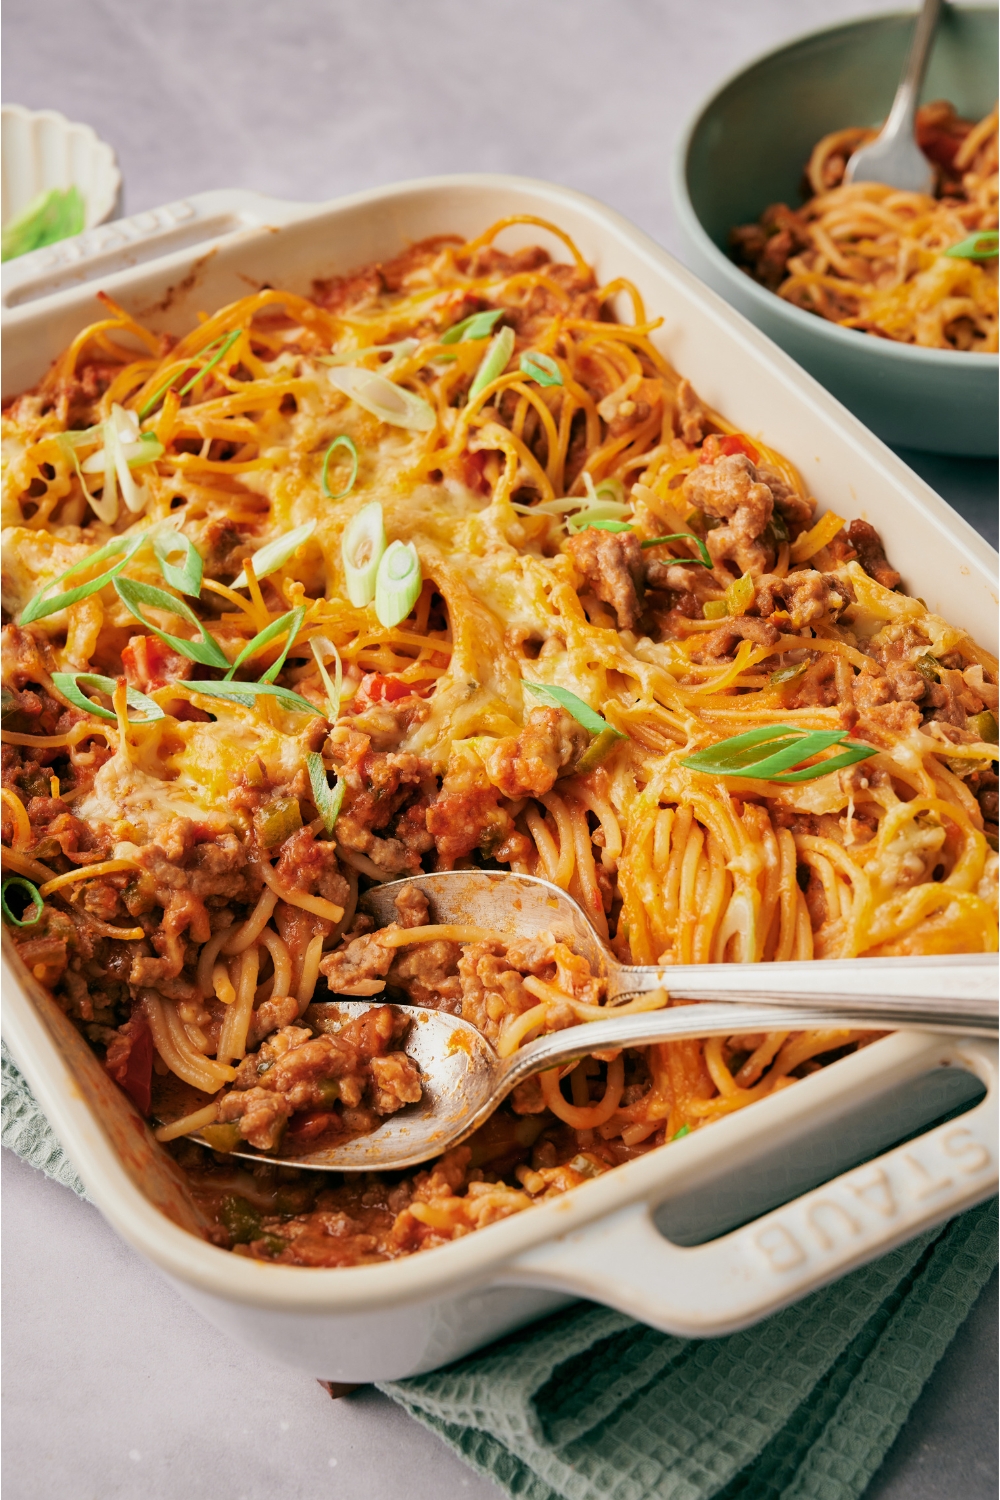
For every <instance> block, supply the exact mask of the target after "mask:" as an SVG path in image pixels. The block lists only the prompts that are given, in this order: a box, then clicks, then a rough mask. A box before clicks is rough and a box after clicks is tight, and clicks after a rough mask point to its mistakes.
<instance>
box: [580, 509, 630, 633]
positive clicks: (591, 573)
mask: <svg viewBox="0 0 1000 1500" xmlns="http://www.w3.org/2000/svg"><path fill="white" fill-rule="evenodd" d="M565 550H566V552H567V553H568V554H569V556H570V557H571V558H572V559H573V563H574V565H575V566H576V568H577V570H578V571H579V572H580V573H582V574H583V577H584V580H585V582H586V586H587V587H588V588H589V590H590V592H591V593H593V594H595V595H596V596H597V598H598V599H600V600H601V601H602V603H604V604H610V606H611V608H612V609H613V610H614V612H615V615H616V617H617V620H618V629H619V630H634V629H635V627H636V625H637V624H638V622H639V616H640V614H641V613H642V598H641V590H642V579H643V556H642V547H641V544H640V542H639V539H638V537H637V536H635V534H634V533H633V532H631V531H596V530H595V529H594V528H593V527H592V526H588V527H587V528H586V529H585V530H584V531H580V532H578V533H577V535H576V536H572V537H570V539H569V541H568V542H567V543H566V545H565Z"/></svg>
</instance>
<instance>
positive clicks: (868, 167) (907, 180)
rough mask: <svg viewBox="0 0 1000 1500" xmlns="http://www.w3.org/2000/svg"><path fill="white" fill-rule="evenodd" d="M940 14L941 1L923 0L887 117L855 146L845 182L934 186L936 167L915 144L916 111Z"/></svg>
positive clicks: (919, 189) (913, 188)
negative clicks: (875, 132)
mask: <svg viewBox="0 0 1000 1500" xmlns="http://www.w3.org/2000/svg"><path fill="white" fill-rule="evenodd" d="M940 14H941V0H924V4H923V8H922V9H921V12H920V15H919V16H918V17H917V24H916V27H915V29H914V32H913V41H912V42H911V44H910V51H909V55H908V57H907V59H906V65H905V67H904V68H903V74H902V77H901V78H900V80H899V87H898V88H897V90H896V97H895V99H893V101H892V108H891V110H890V111H889V117H888V119H887V120H886V122H885V124H884V125H883V126H882V129H881V130H880V131H879V133H878V135H877V136H876V137H875V139H874V140H873V141H869V142H868V144H867V145H866V146H860V147H859V148H858V150H857V151H855V153H854V155H853V156H852V157H851V159H850V161H849V162H848V163H847V167H846V170H845V172H844V181H845V182H884V183H885V184H886V185H887V186H888V187H894V188H900V189H901V190H902V191H903V192H907V193H932V192H933V191H934V168H933V167H932V166H931V164H930V162H929V161H928V160H927V157H926V156H925V155H924V153H923V152H922V151H921V149H920V147H919V146H918V145H917V138H916V115H917V101H918V98H919V95H920V85H921V84H922V83H923V81H924V73H925V71H926V68H927V59H928V57H929V56H930V50H931V44H932V43H933V41H934V33H935V30H936V29H937V23H938V17H939V16H940Z"/></svg>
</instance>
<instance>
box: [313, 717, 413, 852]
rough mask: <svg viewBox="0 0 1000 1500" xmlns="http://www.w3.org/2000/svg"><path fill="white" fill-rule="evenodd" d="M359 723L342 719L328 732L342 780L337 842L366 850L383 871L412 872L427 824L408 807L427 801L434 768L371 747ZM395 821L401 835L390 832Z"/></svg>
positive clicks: (401, 755) (408, 757)
mask: <svg viewBox="0 0 1000 1500" xmlns="http://www.w3.org/2000/svg"><path fill="white" fill-rule="evenodd" d="M404 701H405V700H404ZM419 701H421V702H422V700H419ZM382 706H383V705H375V707H376V708H380V707H382ZM384 706H385V707H387V708H393V707H395V705H394V704H388V705H384ZM424 707H425V708H426V704H425V705H424ZM373 711H374V710H373ZM359 722H361V721H360V720H359V719H356V720H354V721H346V722H345V721H342V722H341V723H340V724H338V726H337V728H336V730H335V731H334V733H333V734H332V735H331V737H330V746H331V749H332V751H333V756H334V759H335V761H336V762H337V770H338V774H339V775H340V776H341V778H342V779H343V780H344V782H345V783H346V794H345V798H344V806H343V808H342V810H341V813H340V816H339V818H338V819H337V842H338V844H341V845H342V846H343V847H344V848H345V849H353V850H355V851H356V852H357V853H359V854H364V855H367V857H368V858H369V859H371V860H372V861H373V863H374V864H376V865H377V866H378V867H379V869H380V870H382V871H383V872H384V873H385V875H387V876H392V875H405V874H413V873H416V871H418V870H419V869H420V856H421V853H422V852H424V850H425V849H426V848H427V847H428V846H429V840H428V839H427V838H425V837H424V835H425V834H426V831H427V824H426V821H425V819H424V818H423V816H422V815H420V814H418V815H417V817H416V820H415V821H414V820H413V819H412V817H409V816H407V810H408V808H409V807H410V806H411V805H412V804H413V803H415V802H423V804H424V805H426V803H427V802H428V801H429V800H430V798H431V797H432V796H433V794H434V792H436V790H437V782H436V779H435V777H434V774H433V771H432V770H431V767H430V766H429V764H428V763H427V762H426V761H425V760H424V759H423V758H422V757H421V756H419V755H412V754H395V753H393V752H379V751H376V750H374V749H373V748H372V739H371V737H370V735H368V734H366V733H364V732H362V731H361V730H359V729H358V728H356V727H355V726H356V725H357V724H358V723H359ZM397 820H399V822H401V823H402V828H401V829H400V830H399V831H400V833H402V835H403V836H402V837H394V836H393V834H392V833H391V832H389V831H388V830H390V829H391V827H392V825H393V823H394V822H396V821H397ZM383 830H386V833H385V834H383ZM379 835H381V836H379Z"/></svg>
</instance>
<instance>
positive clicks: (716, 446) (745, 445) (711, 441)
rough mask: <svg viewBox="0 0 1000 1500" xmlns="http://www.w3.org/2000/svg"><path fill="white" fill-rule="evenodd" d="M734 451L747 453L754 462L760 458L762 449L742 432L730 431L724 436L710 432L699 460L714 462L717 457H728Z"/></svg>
mask: <svg viewBox="0 0 1000 1500" xmlns="http://www.w3.org/2000/svg"><path fill="white" fill-rule="evenodd" d="M733 453H745V454H746V456H747V458H748V459H749V460H750V462H751V463H752V464H755V463H758V462H759V460H760V451H759V449H757V448H755V447H754V445H753V443H751V441H750V439H749V438H748V437H744V436H743V434H742V432H730V433H727V434H726V435H725V436H724V437H720V436H719V434H718V433H715V432H710V433H709V435H708V437H707V438H706V439H705V441H704V442H703V443H702V445H701V454H700V455H699V458H698V462H699V463H700V464H714V463H715V460H716V459H717V458H728V457H730V455H731V454H733Z"/></svg>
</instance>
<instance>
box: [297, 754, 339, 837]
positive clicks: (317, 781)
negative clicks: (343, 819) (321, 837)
mask: <svg viewBox="0 0 1000 1500" xmlns="http://www.w3.org/2000/svg"><path fill="white" fill-rule="evenodd" d="M306 767H307V769H308V771H309V785H310V786H311V787H312V794H313V801H314V802H315V804H316V811H317V812H318V813H319V815H320V817H321V818H322V819H323V827H324V828H325V829H326V832H327V833H332V832H333V827H334V824H335V823H336V821H337V818H338V816H339V813H340V808H341V804H342V802H343V800H344V790H345V785H346V783H345V782H344V781H343V779H342V778H341V777H339V776H338V777H337V780H336V782H335V783H334V785H333V786H331V785H330V783H329V782H328V781H327V779H326V767H325V766H324V764H323V759H322V756H319V755H317V754H316V753H315V751H313V752H312V754H310V755H307V756H306Z"/></svg>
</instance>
